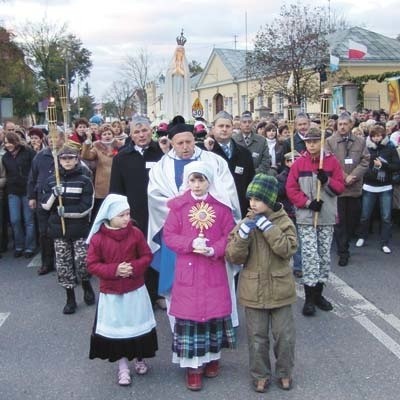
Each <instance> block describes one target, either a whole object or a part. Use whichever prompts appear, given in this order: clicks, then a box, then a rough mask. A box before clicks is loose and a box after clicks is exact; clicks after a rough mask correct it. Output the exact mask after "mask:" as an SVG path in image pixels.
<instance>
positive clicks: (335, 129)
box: [0, 110, 400, 392]
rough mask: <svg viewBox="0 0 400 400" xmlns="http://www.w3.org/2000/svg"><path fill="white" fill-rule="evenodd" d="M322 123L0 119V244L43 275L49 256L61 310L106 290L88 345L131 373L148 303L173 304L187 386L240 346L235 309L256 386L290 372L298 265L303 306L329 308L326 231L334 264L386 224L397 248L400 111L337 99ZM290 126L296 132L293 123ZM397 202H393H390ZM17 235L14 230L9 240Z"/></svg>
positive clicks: (145, 348)
mask: <svg viewBox="0 0 400 400" xmlns="http://www.w3.org/2000/svg"><path fill="white" fill-rule="evenodd" d="M341 111H342V112H341V113H340V114H339V115H332V116H331V117H330V118H329V120H328V121H324V122H326V124H325V123H324V124H323V125H324V126H323V127H321V121H320V120H319V119H310V118H309V116H308V115H307V114H304V113H299V114H298V115H297V116H296V118H295V121H293V124H292V123H291V122H292V121H289V122H290V123H288V121H287V120H284V119H274V118H262V119H260V120H258V121H254V120H253V116H252V113H251V112H248V111H246V112H244V113H242V115H241V116H238V117H235V118H233V117H232V116H231V115H230V114H229V113H227V112H225V111H221V112H219V113H218V114H217V115H216V116H215V118H214V121H212V124H210V125H208V124H207V122H206V121H204V120H202V119H199V120H198V121H196V122H195V124H194V125H190V124H188V123H187V121H185V120H184V119H183V118H182V117H180V116H176V117H174V119H173V120H172V121H162V122H161V123H160V124H158V125H157V126H152V124H151V123H150V121H149V120H148V119H147V118H145V117H142V116H135V117H134V118H132V120H131V121H129V124H125V121H122V122H121V121H114V122H113V123H102V121H101V120H94V119H93V120H91V122H89V121H87V120H86V119H84V118H80V119H78V120H76V121H75V122H74V129H73V130H72V131H71V132H63V131H62V130H61V129H60V130H58V131H57V132H56V133H55V134H54V133H53V134H48V132H45V131H43V130H41V129H38V128H31V129H29V130H27V131H25V130H24V129H22V128H20V127H18V126H17V125H15V124H14V123H13V122H11V121H6V122H5V123H4V126H3V127H2V128H0V252H6V251H8V250H9V247H10V244H11V243H13V255H14V257H16V258H19V257H22V256H24V257H26V258H28V259H30V258H32V257H33V256H34V255H35V254H36V253H37V252H38V251H39V250H40V253H41V265H40V267H39V269H38V274H39V275H45V274H47V273H49V272H51V271H53V270H56V274H57V279H58V283H59V284H60V285H61V286H62V287H63V288H64V289H65V293H66V303H65V305H64V308H63V313H64V314H72V313H75V312H76V310H77V301H76V297H75V288H76V286H77V285H78V283H81V285H82V288H83V293H84V297H83V298H84V302H85V303H86V304H87V305H89V306H90V305H93V304H95V303H96V295H95V292H94V290H93V288H92V285H91V276H92V275H94V276H97V277H98V278H99V281H100V294H99V296H98V301H97V311H96V316H95V321H94V325H93V331H92V335H91V343H90V355H89V356H90V358H91V359H93V358H101V359H108V360H109V361H118V383H119V384H120V385H122V386H124V385H129V384H131V371H130V365H129V362H130V361H132V360H134V364H133V368H134V370H135V372H136V373H137V374H145V373H146V372H147V370H148V365H147V363H146V361H145V359H146V358H150V357H154V356H155V354H156V351H157V348H158V343H157V332H156V321H155V318H154V313H153V309H154V308H155V307H159V308H161V309H163V310H167V312H168V316H169V319H170V325H171V330H172V333H173V339H172V345H171V346H172V362H173V363H175V364H178V365H179V366H180V367H181V368H184V369H185V371H186V372H185V382H186V386H187V388H188V389H190V390H200V389H201V388H202V385H203V380H202V377H203V376H206V377H210V378H213V377H216V376H218V374H219V366H220V364H219V363H220V358H221V351H222V349H223V348H235V346H236V336H235V327H236V326H237V325H238V323H239V318H238V313H237V306H236V303H237V302H236V299H238V301H239V303H240V304H241V305H242V306H243V307H244V310H245V318H246V329H247V336H248V349H249V360H250V361H249V367H250V375H251V379H252V386H253V388H254V390H256V391H257V392H265V391H266V390H267V388H268V386H269V385H270V384H271V382H272V376H273V373H272V367H271V361H270V358H269V331H270V329H271V332H272V336H273V338H274V342H275V343H274V353H275V357H276V362H275V376H276V378H277V384H278V386H279V387H280V388H281V389H284V390H289V389H291V388H292V384H293V380H292V379H293V367H294V354H295V328H294V319H293V314H292V307H291V306H292V304H294V303H295V302H296V291H295V278H297V279H299V282H301V283H302V284H303V286H304V292H305V302H304V306H303V310H302V313H303V315H304V316H307V317H309V316H313V315H315V314H316V312H317V309H320V310H323V311H330V310H332V309H333V306H332V304H331V302H329V300H327V299H326V298H325V297H324V296H323V290H324V287H325V286H326V284H327V283H328V281H329V272H330V266H331V245H332V242H335V244H336V245H335V249H336V252H337V255H338V265H339V266H342V267H345V266H347V265H348V264H349V262H350V255H351V254H350V242H351V241H352V240H354V241H355V246H357V247H362V246H364V245H365V243H366V241H367V239H368V233H369V232H370V230H371V222H372V220H373V218H374V217H376V218H377V219H378V220H379V222H380V242H379V248H380V249H381V251H382V252H383V254H389V253H391V248H390V239H391V229H392V222H393V221H394V222H395V223H397V224H398V223H399V216H400V213H399V211H398V210H399V209H400V159H399V146H400V113H397V114H394V115H392V116H390V118H389V117H388V115H387V114H385V113H384V112H383V111H382V110H381V111H376V112H375V111H369V110H363V112H361V113H352V114H350V113H348V112H347V111H346V110H341ZM291 129H293V137H292V138H291V134H290V131H291ZM392 210H394V211H393V212H392ZM11 239H12V240H11Z"/></svg>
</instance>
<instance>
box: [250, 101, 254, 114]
mask: <svg viewBox="0 0 400 400" xmlns="http://www.w3.org/2000/svg"><path fill="white" fill-rule="evenodd" d="M250 112H252V113H253V112H254V98H252V99H250Z"/></svg>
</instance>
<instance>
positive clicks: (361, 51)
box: [349, 40, 367, 60]
mask: <svg viewBox="0 0 400 400" xmlns="http://www.w3.org/2000/svg"><path fill="white" fill-rule="evenodd" d="M366 55H367V46H365V45H364V44H362V43H358V42H355V41H354V40H349V59H350V60H361V59H362V58H364V57H365V56H366Z"/></svg>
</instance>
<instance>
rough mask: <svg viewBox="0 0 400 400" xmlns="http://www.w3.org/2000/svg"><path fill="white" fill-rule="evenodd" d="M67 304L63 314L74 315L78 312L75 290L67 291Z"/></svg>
mask: <svg viewBox="0 0 400 400" xmlns="http://www.w3.org/2000/svg"><path fill="white" fill-rule="evenodd" d="M66 291H67V303H66V304H65V306H64V309H63V314H73V313H74V312H75V310H76V300H75V291H74V289H66Z"/></svg>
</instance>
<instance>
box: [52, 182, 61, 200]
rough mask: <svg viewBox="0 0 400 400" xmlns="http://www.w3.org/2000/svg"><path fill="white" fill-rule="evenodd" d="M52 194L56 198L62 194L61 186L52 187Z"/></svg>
mask: <svg viewBox="0 0 400 400" xmlns="http://www.w3.org/2000/svg"><path fill="white" fill-rule="evenodd" d="M53 194H54V196H56V197H58V196H61V195H62V194H63V187H62V185H56V186H54V187H53Z"/></svg>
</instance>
